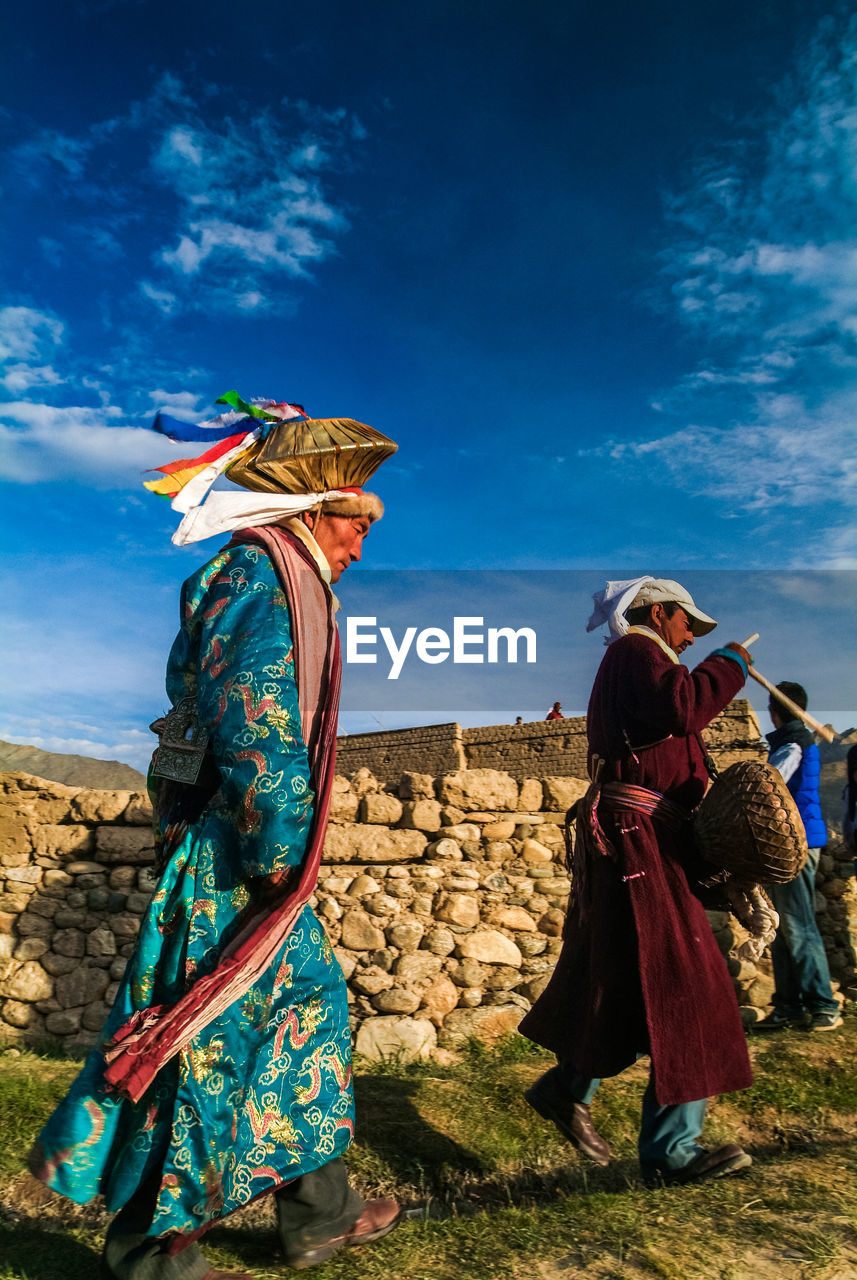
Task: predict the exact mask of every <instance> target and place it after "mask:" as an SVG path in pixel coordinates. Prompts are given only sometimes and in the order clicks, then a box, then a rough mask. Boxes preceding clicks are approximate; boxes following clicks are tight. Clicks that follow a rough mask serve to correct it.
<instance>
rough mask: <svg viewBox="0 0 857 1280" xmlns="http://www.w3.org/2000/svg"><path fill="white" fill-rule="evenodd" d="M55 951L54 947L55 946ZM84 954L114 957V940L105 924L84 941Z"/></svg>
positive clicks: (94, 930)
mask: <svg viewBox="0 0 857 1280" xmlns="http://www.w3.org/2000/svg"><path fill="white" fill-rule="evenodd" d="M55 949H56V945H55ZM86 954H87V955H90V956H115V955H116V938H115V937H114V936H113V933H112V931H111V930H110V928H109V927H108V926H107V925H106V924H101V925H99V926H98V928H97V929H93V930H92V933H90V934H89V936H88V937H87V939H86Z"/></svg>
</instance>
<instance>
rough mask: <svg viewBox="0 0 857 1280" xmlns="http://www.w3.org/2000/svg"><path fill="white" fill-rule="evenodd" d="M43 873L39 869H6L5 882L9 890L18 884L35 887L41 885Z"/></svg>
mask: <svg viewBox="0 0 857 1280" xmlns="http://www.w3.org/2000/svg"><path fill="white" fill-rule="evenodd" d="M43 875H44V872H43V870H42V868H41V867H7V868H6V880H7V882H8V884H9V887H10V889H16V888H17V886H18V885H19V884H21V885H24V884H32V885H37V884H41V883H42V876H43Z"/></svg>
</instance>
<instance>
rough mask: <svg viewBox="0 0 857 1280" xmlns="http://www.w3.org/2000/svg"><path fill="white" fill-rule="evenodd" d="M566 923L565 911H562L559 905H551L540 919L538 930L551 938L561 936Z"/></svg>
mask: <svg viewBox="0 0 857 1280" xmlns="http://www.w3.org/2000/svg"><path fill="white" fill-rule="evenodd" d="M564 924H565V912H564V911H560V909H559V907H550V908H549V909H548V910H547V911H546V912H545V913H544V915H543V916H542V917H541V918H540V919H539V921H538V930H539V933H544V934H547V936H548V937H549V938H559V937H560V936H561V934H562V927H563V925H564Z"/></svg>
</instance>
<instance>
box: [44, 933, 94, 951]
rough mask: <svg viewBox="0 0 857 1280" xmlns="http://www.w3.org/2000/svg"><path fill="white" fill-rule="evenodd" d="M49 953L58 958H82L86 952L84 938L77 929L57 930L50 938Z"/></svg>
mask: <svg viewBox="0 0 857 1280" xmlns="http://www.w3.org/2000/svg"><path fill="white" fill-rule="evenodd" d="M51 951H55V952H56V955H59V956H75V957H79V956H82V955H83V954H84V951H86V937H84V934H83V933H81V931H79V929H58V931H56V933H55V934H54V937H52V938H51Z"/></svg>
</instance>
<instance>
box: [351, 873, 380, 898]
mask: <svg viewBox="0 0 857 1280" xmlns="http://www.w3.org/2000/svg"><path fill="white" fill-rule="evenodd" d="M380 890H381V886H380V884H379V883H378V881H377V880H375V879H374V877H373V876H367V875H366V874H365V873H364V874H363V875H359V876H355V877H354V879H353V880H352V881H351V883H350V884H349V886H348V896H349V898H362V897H363V896H364V895H365V894H370V893H379V892H380Z"/></svg>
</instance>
